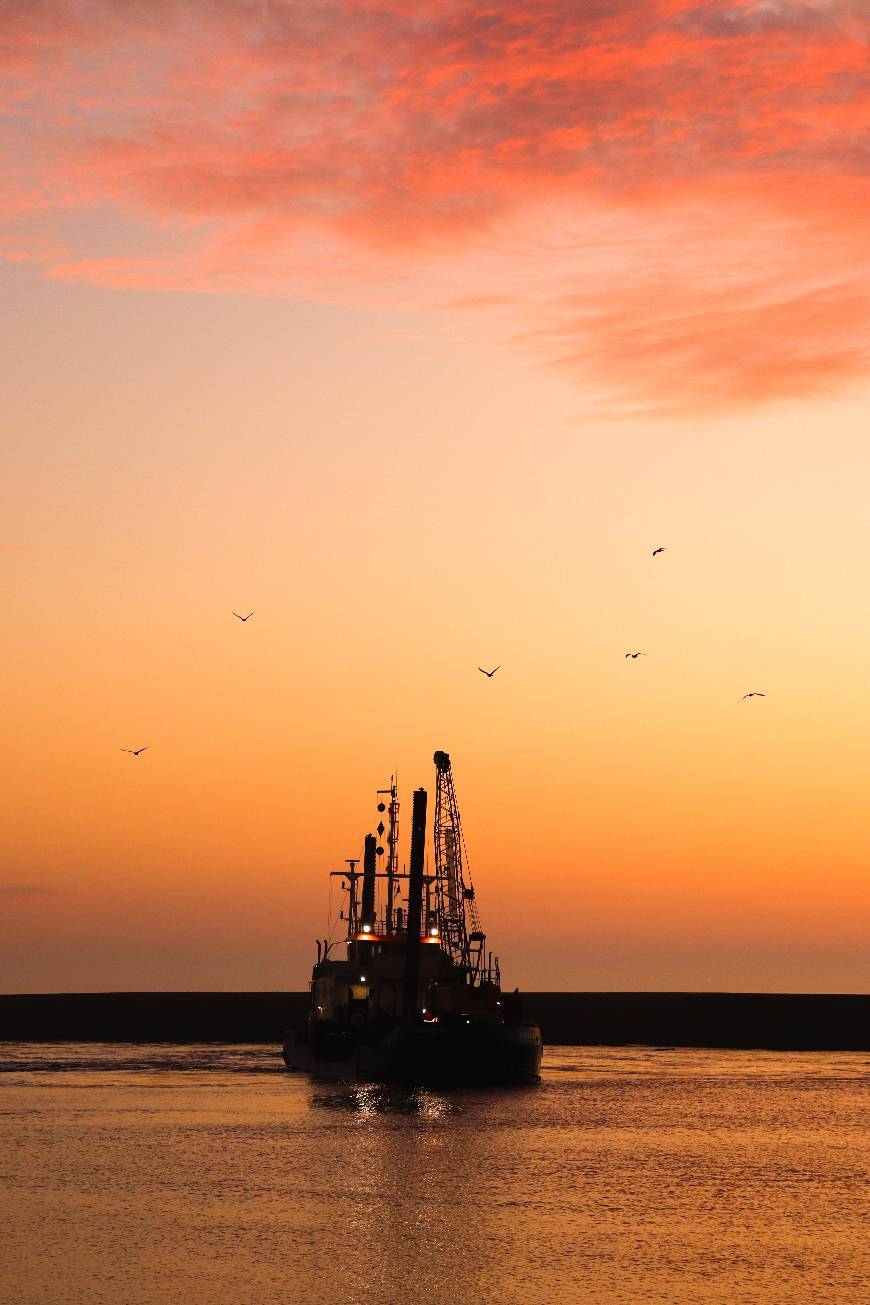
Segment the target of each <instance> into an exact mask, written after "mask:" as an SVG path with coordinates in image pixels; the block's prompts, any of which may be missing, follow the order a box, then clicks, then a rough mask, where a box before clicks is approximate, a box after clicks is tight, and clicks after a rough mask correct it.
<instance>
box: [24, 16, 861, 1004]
mask: <svg viewBox="0 0 870 1305" xmlns="http://www.w3.org/2000/svg"><path fill="white" fill-rule="evenodd" d="M421 15H424V16H421ZM866 35H867V23H866V19H865V17H863V16H862V11H861V10H860V8H859V6H856V5H854V4H849V3H847V2H846V0H843V3H838V2H836V0H835V2H833V3H827V2H823V0H806V2H804V3H792V2H791V0H780V2H779V3H732V2H729V0H726V2H724V3H717V4H715V5H714V4H711V5H703V4H702V5H697V4H689V3H687V2H686V0H647V2H645V3H640V0H638V2H637V3H634V2H633V0H623V2H622V3H620V4H614V3H609V2H608V3H607V4H602V5H598V4H595V3H592V4H589V5H584V6H577V5H576V4H573V3H568V0H558V2H557V0H552V2H548V3H543V4H540V5H534V6H532V5H529V6H525V7H524V6H522V5H518V4H516V5H492V6H490V7H486V6H481V5H479V4H478V5H472V4H468V3H461V4H460V3H442V4H438V5H433V6H430V7H428V9H426V10H425V11H421V10H420V8H419V6H414V5H411V4H410V3H409V0H366V2H365V3H362V2H359V3H354V4H351V5H350V6H343V5H338V4H337V3H335V2H334V0H324V2H323V3H318V2H317V0H314V2H310V3H306V4H293V3H289V0H275V3H272V4H270V5H267V6H264V5H262V4H259V3H256V4H255V3H253V2H250V3H249V2H248V0H211V2H210V3H202V4H196V5H193V4H184V3H181V2H180V0H151V2H149V3H148V4H147V5H145V4H141V3H134V0H113V2H112V3H109V0H42V2H41V3H33V0H20V2H19V3H16V2H14V0H13V2H12V3H6V4H5V5H4V6H3V7H2V9H0V73H2V77H3V96H2V105H0V144H2V149H3V153H4V159H5V166H4V169H3V171H2V175H0V256H2V262H0V293H2V296H3V303H4V306H5V307H6V311H5V312H4V314H3V315H2V321H0V335H2V338H0V348H2V353H0V356H2V359H3V399H4V418H5V420H4V430H5V436H6V438H5V439H4V460H3V489H4V493H3V510H2V529H0V545H2V547H0V575H2V579H3V589H4V602H3V609H4V614H5V618H4V640H3V644H4V650H3V690H4V691H3V696H4V713H3V714H4V731H3V733H4V744H5V746H4V748H3V753H2V763H0V764H2V769H3V790H4V793H5V795H6V797H7V799H8V807H7V809H8V812H9V815H8V816H7V819H6V821H4V822H3V827H2V831H0V935H2V938H0V940H2V947H0V990H6V991H16V990H20V991H39V990H57V989H89V988H94V989H103V988H161V987H165V988H173V987H192V988H280V987H299V986H301V985H302V984H303V983H304V981H305V978H306V974H307V970H308V967H309V965H310V962H311V960H312V956H311V952H312V942H311V940H312V939H313V937H314V936H315V935H317V934H319V933H322V932H323V931H324V927H325V919H326V914H327V906H328V902H327V894H328V883H327V879H326V872H327V871H329V870H331V869H334V868H336V867H337V866H338V865H340V863H341V862H342V861H343V859H344V858H345V857H347V856H352V855H356V854H358V850H359V847H360V845H361V842H362V836H363V835H364V834H365V833H366V832H367V831H368V830H369V828H371V826H372V824H373V823H375V813H374V791H375V789H377V788H378V787H381V786H382V785H383V784H385V783H386V782H387V781H388V779H389V775H390V772H391V770H392V768H393V766H394V765H396V766H398V769H399V778H400V783H401V786H402V789H403V793H404V796H405V799H406V800H405V808H404V810H405V816H406V829H407V824H408V819H409V816H410V793H411V789H412V788H413V787H415V786H417V785H418V784H421V783H423V784H427V785H430V787H431V779H432V765H431V755H432V752H433V750H434V749H435V748H444V749H446V750H447V751H449V752H450V753H451V755H452V757H453V759H454V764H455V770H456V782H457V789H458V793H459V797H460V803H461V806H462V811H463V818H464V823H465V829H466V836H467V839H468V843H469V850H470V853H471V864H472V869H473V872H474V877H475V881H476V885H477V888H478V895H479V900H480V905H481V910H482V914H483V917H484V924H485V926H486V927H487V928H488V929H489V931H490V935H491V939H492V942H493V945H494V948H495V950H497V951H498V952H499V953H500V954H501V957H502V968H503V971H504V973H505V977H506V979H507V980H508V981H509V982H510V983H511V985H513V984H514V983H520V984H521V985H523V986H525V987H529V988H546V987H552V988H567V989H570V988H593V989H594V988H605V989H606V988H631V989H635V988H637V989H640V988H648V989H658V988H692V989H694V988H707V987H710V988H715V989H723V988H727V989H734V990H741V989H742V990H759V989H770V990H793V991H800V990H819V991H826V990H827V991H862V992H865V991H870V946H868V941H870V939H868V935H870V890H868V874H867V865H868V859H870V826H868V824H867V819H866V808H867V797H866V795H867V792H868V785H870V747H868V739H870V695H868V691H867V669H866V668H867V665H868V663H870V598H868V584H867V568H868V561H870V518H868V513H867V503H868V495H870V442H868V438H867V431H868V420H867V396H868V390H867V382H866V372H867V361H868V351H870V339H868V336H870V331H868V322H870V313H868V306H870V296H868V279H870V278H868V268H867V255H866V250H867V248H868V247H870V242H868V230H867V227H868V225H870V224H868V219H867V212H868V204H867V199H868V193H867V191H868V186H867V170H866V139H867V126H868V100H870V92H868V85H870V83H868V77H867V64H866ZM660 544H663V545H666V546H667V551H666V552H665V553H664V554H662V555H661V556H659V557H656V558H655V559H654V560H653V559H652V558H651V556H650V553H651V550H652V549H653V548H654V547H656V546H657V545H660ZM234 607H235V608H236V610H238V611H241V610H242V609H244V610H245V611H250V610H251V609H255V612H256V615H255V616H254V618H253V619H252V620H251V621H250V622H248V623H247V624H246V625H241V624H240V623H239V622H238V621H236V620H235V619H234V618H233V617H232V614H231V613H232V609H233V608H234ZM628 649H642V650H643V651H644V652H645V653H646V656H645V657H643V658H638V659H637V661H626V660H625V658H624V653H625V652H626V651H627V650H628ZM497 662H501V664H502V670H500V671H499V673H498V675H497V676H496V677H495V678H494V679H493V680H491V681H489V680H485V679H484V678H483V677H482V676H481V675H480V674H479V673H478V671H477V669H476V668H477V666H478V665H484V666H485V665H495V664H496V663H497ZM747 690H761V691H763V692H765V693H766V694H767V696H766V697H765V698H763V699H762V698H756V699H752V700H750V701H748V702H742V703H741V702H740V701H739V700H740V698H741V695H742V694H743V693H745V692H746V691H747ZM143 744H147V745H148V746H149V751H148V752H147V753H144V754H143V755H142V756H141V757H139V758H136V759H134V758H132V757H129V756H126V755H124V754H123V753H122V752H121V751H120V749H121V748H122V747H138V746H141V745H143ZM4 805H6V804H4Z"/></svg>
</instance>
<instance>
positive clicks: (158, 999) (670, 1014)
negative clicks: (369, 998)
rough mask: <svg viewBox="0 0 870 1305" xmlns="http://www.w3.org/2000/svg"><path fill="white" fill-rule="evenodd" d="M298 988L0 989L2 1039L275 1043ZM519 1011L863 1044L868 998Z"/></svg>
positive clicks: (574, 995)
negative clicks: (21, 992) (33, 992)
mask: <svg viewBox="0 0 870 1305" xmlns="http://www.w3.org/2000/svg"><path fill="white" fill-rule="evenodd" d="M306 1004H307V994H306V993H302V992H102V993H65V994H45V995H38V996H29V995H28V996H2V995H0V1041H14V1042H59V1041H68V1042H274V1043H277V1042H280V1041H281V1040H282V1036H283V1033H284V1030H285V1029H287V1028H293V1027H295V1026H298V1025H300V1024H301V1022H302V1021H303V1019H304V1016H305V1009H306ZM524 1006H525V1015H526V1018H527V1019H529V1020H532V1021H533V1022H535V1023H537V1024H540V1026H541V1031H542V1033H543V1036H544V1042H545V1043H549V1044H550V1045H551V1046H553V1045H559V1044H562V1045H605V1046H624V1045H628V1044H632V1043H638V1044H641V1045H646V1046H661V1047H747V1048H751V1047H757V1048H770V1049H775V1050H794V1051H870V996H828V995H823V996H811V995H803V994H794V995H790V994H767V993H706V992H704V993H694V992H532V993H526V994H525V996H524Z"/></svg>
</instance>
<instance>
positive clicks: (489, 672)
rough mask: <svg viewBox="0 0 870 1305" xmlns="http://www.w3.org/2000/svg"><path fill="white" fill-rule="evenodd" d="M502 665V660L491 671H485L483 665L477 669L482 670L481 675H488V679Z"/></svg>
mask: <svg viewBox="0 0 870 1305" xmlns="http://www.w3.org/2000/svg"><path fill="white" fill-rule="evenodd" d="M500 667H501V662H499V664H498V666H495V667H494V668H493V669H492V670H491V671H485V670H484V669H483V667H482V666H478V668H477V669H478V670H479V671H480V673H481V675H486V676H487V677H488V679H490V680H491V679H492V677H493V676H494V675H495V673H496V671H497V670H499V669H500Z"/></svg>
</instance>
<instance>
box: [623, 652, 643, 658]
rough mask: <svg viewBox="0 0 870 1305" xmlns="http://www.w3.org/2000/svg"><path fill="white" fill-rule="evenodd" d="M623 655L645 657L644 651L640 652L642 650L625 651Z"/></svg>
mask: <svg viewBox="0 0 870 1305" xmlns="http://www.w3.org/2000/svg"><path fill="white" fill-rule="evenodd" d="M625 655H626V657H646V653H642V652H636V653H626V654H625Z"/></svg>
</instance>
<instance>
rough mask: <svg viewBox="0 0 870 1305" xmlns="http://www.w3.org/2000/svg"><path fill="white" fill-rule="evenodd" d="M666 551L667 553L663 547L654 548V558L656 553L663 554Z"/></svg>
mask: <svg viewBox="0 0 870 1305" xmlns="http://www.w3.org/2000/svg"><path fill="white" fill-rule="evenodd" d="M664 551H665V550H664V546H662V547H661V548H654V549H653V553H652V555H653V557H655V555H656V553H663V552H664Z"/></svg>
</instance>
